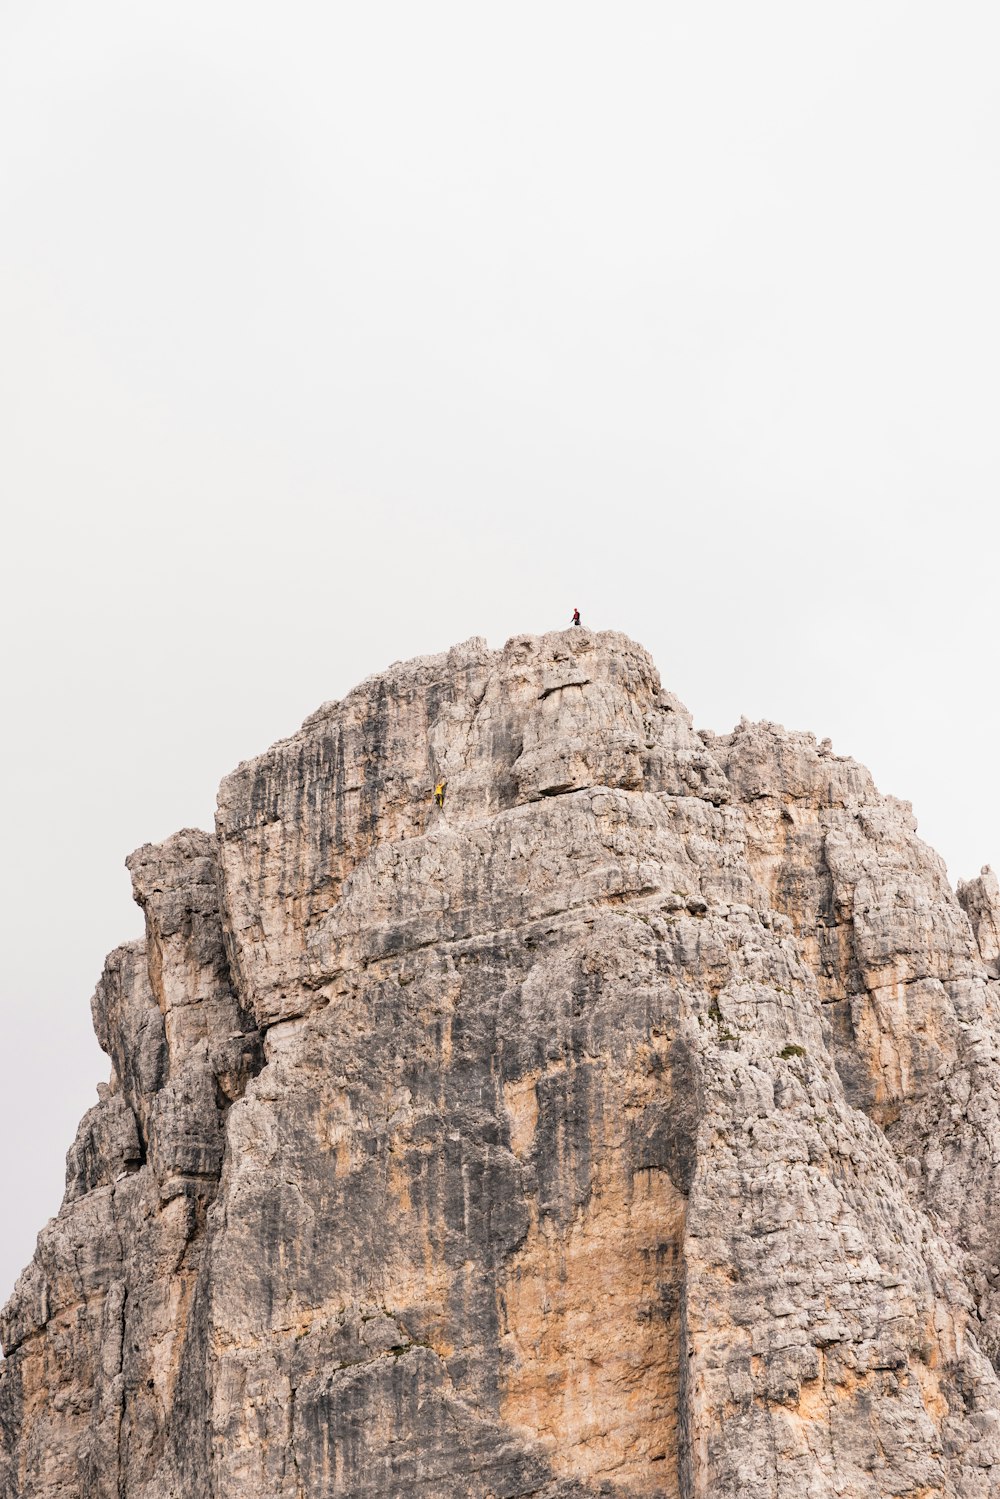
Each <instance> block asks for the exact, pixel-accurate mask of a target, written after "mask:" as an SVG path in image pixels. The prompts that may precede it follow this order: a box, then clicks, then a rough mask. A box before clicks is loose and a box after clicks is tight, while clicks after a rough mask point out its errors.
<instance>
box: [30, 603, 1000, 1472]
mask: <svg viewBox="0 0 1000 1499" xmlns="http://www.w3.org/2000/svg"><path fill="white" fill-rule="evenodd" d="M442 777H443V778H445V779H446V780H447V784H448V790H447V796H446V801H445V806H444V808H443V810H439V809H437V808H436V807H435V806H434V803H433V798H432V788H433V786H434V784H435V783H436V781H437V780H439V779H441V778H442ZM128 863H129V868H130V870H131V872H132V876H133V884H134V888H135V894H136V899H137V900H138V901H139V904H140V905H141V906H142V908H143V910H144V912H145V917H146V938H145V941H144V942H142V943H132V944H129V945H127V946H126V947H123V948H119V949H117V950H116V952H114V953H112V954H111V956H110V958H109V959H108V963H107V966H106V969H105V973H104V976H103V977H102V979H101V982H100V984H99V985H98V989H97V993H96V994H95V998H94V1005H93V1010H94V1023H95V1029H96V1031H97V1034H98V1038H99V1040H100V1042H101V1045H102V1046H103V1047H104V1049H105V1051H106V1052H107V1053H108V1055H109V1057H110V1059H111V1064H112V1070H111V1079H110V1082H109V1084H108V1085H107V1087H105V1088H103V1089H102V1091H101V1095H100V1098H99V1102H98V1103H97V1105H96V1106H95V1107H94V1108H93V1109H91V1110H90V1111H89V1112H88V1114H87V1115H86V1116H85V1118H84V1120H83V1122H82V1124H81V1126H80V1131H79V1133H78V1136H77V1140H76V1142H75V1144H74V1146H73V1147H72V1149H71V1151H70V1154H69V1157H68V1160H67V1190H66V1198H65V1201H64V1204H63V1207H62V1209H61V1211H60V1213H59V1215H58V1217H57V1218H56V1219H54V1220H53V1221H52V1222H51V1223H50V1224H49V1225H47V1227H46V1228H45V1229H43V1231H42V1233H41V1235H40V1236H39V1241H38V1248H37V1251H36V1254H35V1258H34V1260H33V1261H32V1264H31V1265H30V1266H29V1267H28V1269H27V1270H26V1271H25V1273H24V1275H23V1276H22V1277H21V1279H20V1281H19V1282H18V1286H17V1289H16V1290H15V1293H14V1296H13V1297H12V1299H11V1301H10V1303H9V1305H8V1307H7V1308H6V1310H5V1311H4V1313H3V1318H2V1321H0V1334H2V1338H3V1345H4V1349H5V1353H6V1359H5V1362H4V1363H3V1365H2V1366H0V1495H2V1496H3V1499H13V1496H14V1495H18V1496H25V1499H27V1496H37V1499H42V1496H45V1499H50V1496H60V1499H71V1496H72V1499H76V1496H81V1499H82V1496H83V1495H87V1496H91V1495H98V1496H104V1495H108V1496H111V1495H113V1496H115V1499H194V1496H197V1499H202V1496H205V1499H236V1496H239V1499H320V1496H323V1499H326V1496H344V1499H346V1496H365V1499H390V1496H396V1495H401V1494H403V1493H406V1494H413V1495H421V1496H425V1499H459V1496H475V1499H488V1496H494V1499H498V1496H501V1495H504V1496H511V1499H513V1496H525V1499H526V1496H529V1495H533V1496H539V1499H541V1496H544V1499H584V1496H588V1495H589V1496H595V1495H618V1496H628V1495H636V1496H638V1495H677V1496H685V1499H695V1496H697V1499H709V1496H711V1499H717V1496H727V1495H729V1496H733V1499H736V1496H741V1499H742V1496H746V1499H765V1496H766V1499H784V1496H788V1499H791V1496H793V1495H794V1496H796V1499H797V1496H800V1495H807V1496H810V1499H817V1496H827V1495H830V1496H832V1495H851V1496H859V1499H876V1496H878V1499H882V1496H889V1495H893V1496H902V1495H910V1496H913V1499H918V1496H920V1499H929V1496H931V1495H949V1496H961V1499H985V1496H987V1495H993V1494H997V1493H1000V1467H998V1464H1000V1433H998V1430H997V1422H998V1419H1000V1381H998V1375H997V1372H996V1367H995V1363H996V1362H997V1361H1000V1320H998V1319H1000V1306H998V1302H997V1296H998V1287H1000V1253H998V1250H997V1245H998V1244H1000V1233H998V1230H1000V1222H998V1217H997V1214H998V1210H997V1207H996V1205H995V1204H996V1202H997V1200H998V1199H1000V1193H998V1190H997V1189H998V1187H1000V1182H998V1181H997V1177H996V1172H997V1170H998V1163H1000V1112H998V1111H1000V1070H998V1069H1000V1061H998V1036H1000V1023H998V1022H1000V1011H998V1005H997V983H998V977H997V975H998V972H1000V936H998V934H1000V919H998V916H997V907H998V893H997V891H998V887H997V884H996V880H995V879H994V878H993V877H992V876H991V875H988V874H987V873H986V872H984V874H983V876H981V877H980V879H978V880H976V881H972V882H970V883H969V884H968V885H963V886H961V887H960V889H959V892H958V896H956V895H955V894H954V893H953V892H952V891H951V889H950V887H949V886H948V883H947V879H946V877H945V872H944V868H943V865H942V864H941V861H940V860H939V859H938V858H937V857H936V855H934V854H933V853H932V851H931V850H929V849H927V848H926V847H925V846H924V845H923V844H922V843H921V842H920V840H919V839H918V838H917V836H916V832H915V824H914V821H913V817H912V813H911V811H910V809H909V807H908V806H907V804H905V803H902V802H898V801H896V800H894V799H893V798H889V797H883V796H881V795H880V794H879V793H878V791H877V790H876V788H875V786H874V785H873V783H872V781H871V777H870V776H869V775H868V773H867V772H866V771H865V770H864V769H863V768H862V767H860V766H858V765H856V764H855V763H854V762H853V761H851V760H848V759H845V758H843V757H841V756H838V755H836V754H834V752H833V749H832V746H831V745H830V744H829V741H823V742H822V743H820V744H817V742H816V741H815V740H814V739H813V738H812V736H810V735H804V734H790V733H787V732H786V731H785V730H783V729H780V728H778V727H777V726H775V725H770V724H750V723H748V722H747V721H745V720H744V721H743V723H742V724H741V725H740V726H739V727H738V728H737V729H736V730H734V732H733V733H732V734H731V735H727V736H716V735H712V734H707V733H703V734H697V733H695V732H694V730H693V728H692V724H691V719H690V715H689V714H688V713H687V711H686V709H684V708H683V706H682V705H681V704H680V703H679V702H678V701H677V699H676V698H674V697H672V696H671V695H670V694H668V693H665V692H664V691H663V690H662V688H661V686H660V682H659V679H658V676H657V673H656V670H655V668H654V666H653V663H652V662H651V660H650V658H649V657H648V655H647V654H646V653H645V652H644V651H643V650H642V649H641V648H640V647H638V646H636V645H634V644H633V643H632V642H630V641H628V640H627V639H625V637H623V636H620V635H615V634H610V633H609V634H593V633H591V632H589V631H587V630H583V629H578V630H572V631H566V632H561V633H559V634H555V635H549V636H544V637H541V638H532V637H528V636H519V637H516V638H515V639H514V640H512V641H510V642H509V643H508V645H507V646H506V647H505V649H504V650H503V651H502V652H491V651H489V650H488V649H487V648H486V646H485V643H484V642H482V641H479V640H475V641H470V642H467V643H466V644H465V645H463V646H458V647H455V648H454V649H453V650H451V651H449V652H447V653H445V654H443V655H441V656H436V657H428V658H422V659H419V660H417V661H414V662H409V663H405V664H402V665H397V666H394V667H391V668H390V669H389V670H388V671H387V672H385V673H383V674H382V675H380V676H378V677H375V678H372V679H371V680H369V681H368V682H366V683H363V684H362V685H361V686H360V687H359V688H357V689H356V690H355V691H354V692H352V693H351V694H349V695H348V697H347V698H345V699H344V701H343V702H341V703H329V704H326V705H325V706H324V707H323V708H321V709H320V710H319V711H318V713H316V714H314V715H312V717H311V718H309V719H307V721H306V723H305V724H304V725H303V727H302V729H301V730H300V731H299V733H298V734H296V735H294V736H292V738H290V739H288V740H286V741H283V742H282V743H280V744H278V745H276V746H274V748H273V749H271V750H269V751H268V752H267V753H266V754H264V755H262V756H260V757H259V758H258V759H256V760H253V761H250V762H247V763H245V764H243V765H241V766H240V767H239V768H238V769H237V770H236V771H235V772H234V773H233V774H232V775H231V776H229V777H228V778H227V779H226V780H225V781H224V782H223V785H222V788H221V790H220V795H219V810H218V820H217V829H216V833H215V835H214V836H213V835H209V834H207V833H198V832H192V831H187V832H184V833H180V834H177V835H176V836H175V837H174V838H172V839H170V840H168V841H167V842H166V843H165V844H162V845H159V846H157V847H150V846H147V847H145V848H143V849H140V850H139V851H138V852H137V853H136V854H134V855H132V857H131V858H130V859H129V861H128ZM994 1474H997V1476H996V1477H994Z"/></svg>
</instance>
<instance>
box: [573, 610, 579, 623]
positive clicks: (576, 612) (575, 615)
mask: <svg viewBox="0 0 1000 1499" xmlns="http://www.w3.org/2000/svg"><path fill="white" fill-rule="evenodd" d="M573 623H574V624H575V625H578V624H579V623H580V611H579V609H574V610H573Z"/></svg>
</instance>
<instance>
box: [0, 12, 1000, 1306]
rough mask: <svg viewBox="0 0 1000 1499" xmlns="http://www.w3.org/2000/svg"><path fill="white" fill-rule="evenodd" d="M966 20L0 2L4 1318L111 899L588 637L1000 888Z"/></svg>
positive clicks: (984, 213) (110, 922) (949, 16)
mask: <svg viewBox="0 0 1000 1499" xmlns="http://www.w3.org/2000/svg"><path fill="white" fill-rule="evenodd" d="M998 42H1000V11H998V10H997V7H996V6H995V5H993V4H986V3H983V4H957V5H955V4H952V5H945V4H943V3H939V4H934V5H929V4H921V3H915V0H906V3H904V0H899V3H879V0H864V3H843V0H841V3H839V4H837V5H804V4H802V3H801V0H793V3H788V4H770V3H767V0H763V3H756V4H753V5H748V4H746V3H745V0H739V3H732V4H724V3H720V4H705V5H697V4H690V3H684V4H681V3H671V0H657V3H653V4H649V5H646V4H632V3H627V0H626V3H624V4H618V5H612V4H610V3H604V4H602V5H592V4H586V3H580V0H573V3H565V4H564V3H546V0H533V3H531V4H525V3H517V0H513V3H512V0H507V3H505V4H503V5H499V4H497V5H486V4H475V5H470V4H468V3H457V4H437V3H426V4H420V5H414V4H412V3H407V4H399V5H390V4H381V3H377V0H374V3H366V4H351V5H348V4H328V3H327V4H296V3H283V4H281V5H278V4H270V5H259V4H254V3H248V0H240V3H235V0H233V3H219V0H197V3H187V0H172V3H171V4H169V5H165V4H149V3H137V0H127V3H122V4H110V3H107V0H88V3H87V4H86V5H80V4H78V3H72V4H71V3H53V0H33V3H31V4H29V3H27V0H0V143H2V145H0V402H2V405H0V423H2V432H0V495H2V498H3V502H4V526H3V532H2V536H3V552H2V556H3V580H2V590H0V611H2V624H3V641H4V649H3V652H2V660H3V694H2V707H3V721H4V726H3V734H2V757H3V761H2V766H0V769H2V775H3V788H4V802H3V828H4V858H3V861H2V874H0V878H2V882H3V883H2V891H0V911H2V913H3V922H4V932H3V953H4V963H3V970H2V996H0V1003H2V1027H3V1029H2V1037H3V1040H2V1046H3V1052H2V1055H3V1070H2V1089H3V1091H2V1097H0V1195H2V1200H3V1203H4V1217H3V1226H2V1231H0V1300H2V1299H3V1297H4V1296H5V1295H6V1292H7V1291H8V1290H9V1288H10V1287H11V1286H12V1284H13V1281H14V1278H15V1276H16V1274H17V1272H18V1270H19V1269H20V1268H21V1267H22V1265H23V1264H24V1263H25V1262H26V1261H27V1260H28V1258H29V1257H30V1254H31V1251H32V1246H33V1242H34V1236H35V1233H36V1232H37V1230H38V1229H39V1228H40V1227H41V1226H42V1224H43V1223H44V1221H45V1219H46V1218H47V1217H48V1216H49V1215H50V1214H52V1213H53V1212H55V1210H56V1208H57V1207H58V1203H59V1198H60V1195H61V1191H62V1177H63V1157H64V1154H65V1151H66V1149H67V1147H68V1146H69V1144H70V1142H71V1140H72V1137H73V1133H74V1130H75V1126H76V1122H77V1120H78V1118H79V1116H80V1115H81V1113H82V1112H83V1110H84V1109H85V1108H86V1107H88V1106H89V1104H90V1103H91V1102H93V1100H94V1097H95V1093H94V1089H95V1085H96V1083H97V1082H98V1081H100V1080H103V1079H104V1078H106V1077H107V1073H108V1064H107V1060H106V1058H104V1057H103V1056H102V1054H101V1053H100V1052H99V1051H98V1048H97V1045H96V1043H95V1041H94V1040H93V1036H92V1033H91V1026H90V1014H89V998H90V994H91V992H92V990H93V987H94V983H95V981H96V979H97V977H98V974H99V972H100V969H101V965H102V961H103V957H104V954H105V952H106V951H107V950H108V949H109V948H110V947H112V946H114V945H115V944H116V943H117V942H119V941H122V940H124V939H127V938H131V937H134V936H137V935H139V933H140V931H141V919H140V916H139V913H138V911H137V910H136V909H135V908H134V907H133V906H132V905H131V902H130V896H129V882H128V877H127V875H126V872H125V869H124V865H123V860H124V858H125V855H126V854H127V853H128V852H129V851H130V850H131V849H132V848H133V847H135V846H136V845H138V844H140V843H143V842H146V841H149V840H156V839H160V838H163V837H165V836H166V835H167V834H169V833H171V832H172V831H174V830H175V829H176V828H179V827H182V826H190V825H192V824H193V825H198V826H202V827H208V826H211V822H212V816H213V807H214V795H215V788H216V786H217V783H218V781H219V779H220V777H221V776H222V775H223V774H224V773H225V772H226V771H228V770H230V769H231V768H232V767H233V766H234V765H235V764H236V762H237V761H239V760H240V759H243V758H246V757H247V756H249V755H252V754H254V753H256V752H258V751H260V750H262V749H264V748H265V747H266V746H267V745H268V744H269V743H270V742H271V741H273V740H274V739H275V738H277V737H278V736H280V735H283V734H287V733H289V732H290V731H292V730H294V729H295V728H296V727H297V725H298V724H299V722H300V721H301V719H302V718H303V717H304V716H305V714H306V713H308V712H310V711H311V710H312V709H313V708H315V707H316V706H317V705H318V704H319V703H320V702H322V701H323V700H325V699H327V698H331V697H339V696H341V695H342V694H343V693H344V692H346V691H347V690H348V689H349V688H350V687H351V686H352V685H353V684H354V683H355V682H357V681H358V680H359V679H360V678H362V677H364V676H365V675H367V674H368V673H370V672H372V671H374V670H377V669H378V668H379V667H380V666H383V665H385V664H387V663H388V662H390V661H392V660H395V659H399V658H402V657H406V656H411V655H416V654H420V653H424V652H427V651H432V650H439V649H443V648H445V647H447V646H448V645H450V644H451V643H453V642H455V641H457V640H461V639H464V638H466V637H468V636H470V635H477V634H483V635H486V636H487V638H488V639H489V641H490V643H491V644H492V645H494V646H500V645H502V644H503V642H504V640H505V639H506V638H507V637H508V636H510V635H512V634H515V633H518V632H520V631H524V630H545V629H551V628H554V627H561V626H562V625H564V624H565V623H567V622H568V618H569V614H570V611H571V609H572V608H573V606H574V605H579V607H580V609H581V610H582V612H583V615H584V620H585V622H586V623H588V624H592V625H594V626H599V627H614V628H618V629H622V630H625V631H627V632H628V633H629V634H630V635H632V636H634V637H636V638H637V639H639V640H641V641H642V642H643V643H644V644H645V645H646V646H648V647H649V648H650V650H651V651H652V652H653V654H654V656H655V658H656V660H657V662H658V664H659V667H660V670H661V673H662V676H663V678H664V681H665V683H666V684H667V685H668V686H669V687H670V688H672V689H673V690H675V691H676V692H678V693H679V694H680V696H681V697H682V698H683V699H684V700H685V702H686V703H687V704H688V706H689V707H690V708H691V709H692V711H693V713H694V715H695V720H696V722H697V724H698V725H699V726H707V727H710V728H713V729H717V730H725V729H727V728H729V727H730V726H731V725H732V724H733V723H734V722H735V721H736V720H738V719H739V717H740V715H741V714H747V715H748V716H750V717H752V718H760V717H767V718H773V719H776V720H778V721H780V722H782V723H784V724H786V725H788V726H789V727H795V728H809V729H813V730H814V731H815V732H817V733H818V734H820V735H827V734H829V735H831V736H832V738H833V740H834V745H835V748H836V749H837V750H838V751H840V752H849V753H851V754H854V755H856V756H857V757H858V758H859V759H861V760H863V761H865V762H866V763H867V764H868V765H869V766H870V767H871V768H872V770H873V771H874V773H875V775H876V778H877V780H878V782H879V784H880V785H881V786H882V788H883V789H884V790H888V791H892V792H894V793H896V794H897V795H900V796H904V797H907V798H909V799H911V800H912V801H913V803H914V806H915V810H916V813H917V816H918V818H919V821H920V827H921V831H922V833H923V835H924V836H925V837H926V838H927V839H928V840H929V841H930V842H932V843H933V844H934V845H935V846H936V847H937V848H938V849H939V850H940V851H941V852H942V853H943V854H944V856H945V857H946V859H947V860H948V864H949V868H950V871H951V874H952V876H953V878H957V877H959V876H965V875H968V874H970V873H974V872H975V871H977V870H978V869H979V867H980V865H981V864H982V863H983V862H985V861H988V860H993V861H995V862H997V863H1000V795H998V792H997V786H996V782H995V775H994V764H995V746H996V744H997V737H998V730H1000V700H998V693H997V685H996V682H997V674H996V640H997V633H996V598H997V584H996V576H997V569H998V558H997V547H996V541H997V534H998V526H997V519H996V501H997V489H998V483H997V481H998V474H1000V455H998V435H997V434H998V425H997V413H998V411H1000V389H998V385H1000V373H998V371H1000V363H998V361H1000V354H998V351H1000V294H998V286H1000V272H998V267H1000V206H998V205H1000V196H998V191H997V184H998V180H1000V128H998V127H1000V121H998V112H1000V91H998V89H997V84H996V71H997V56H998Z"/></svg>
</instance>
